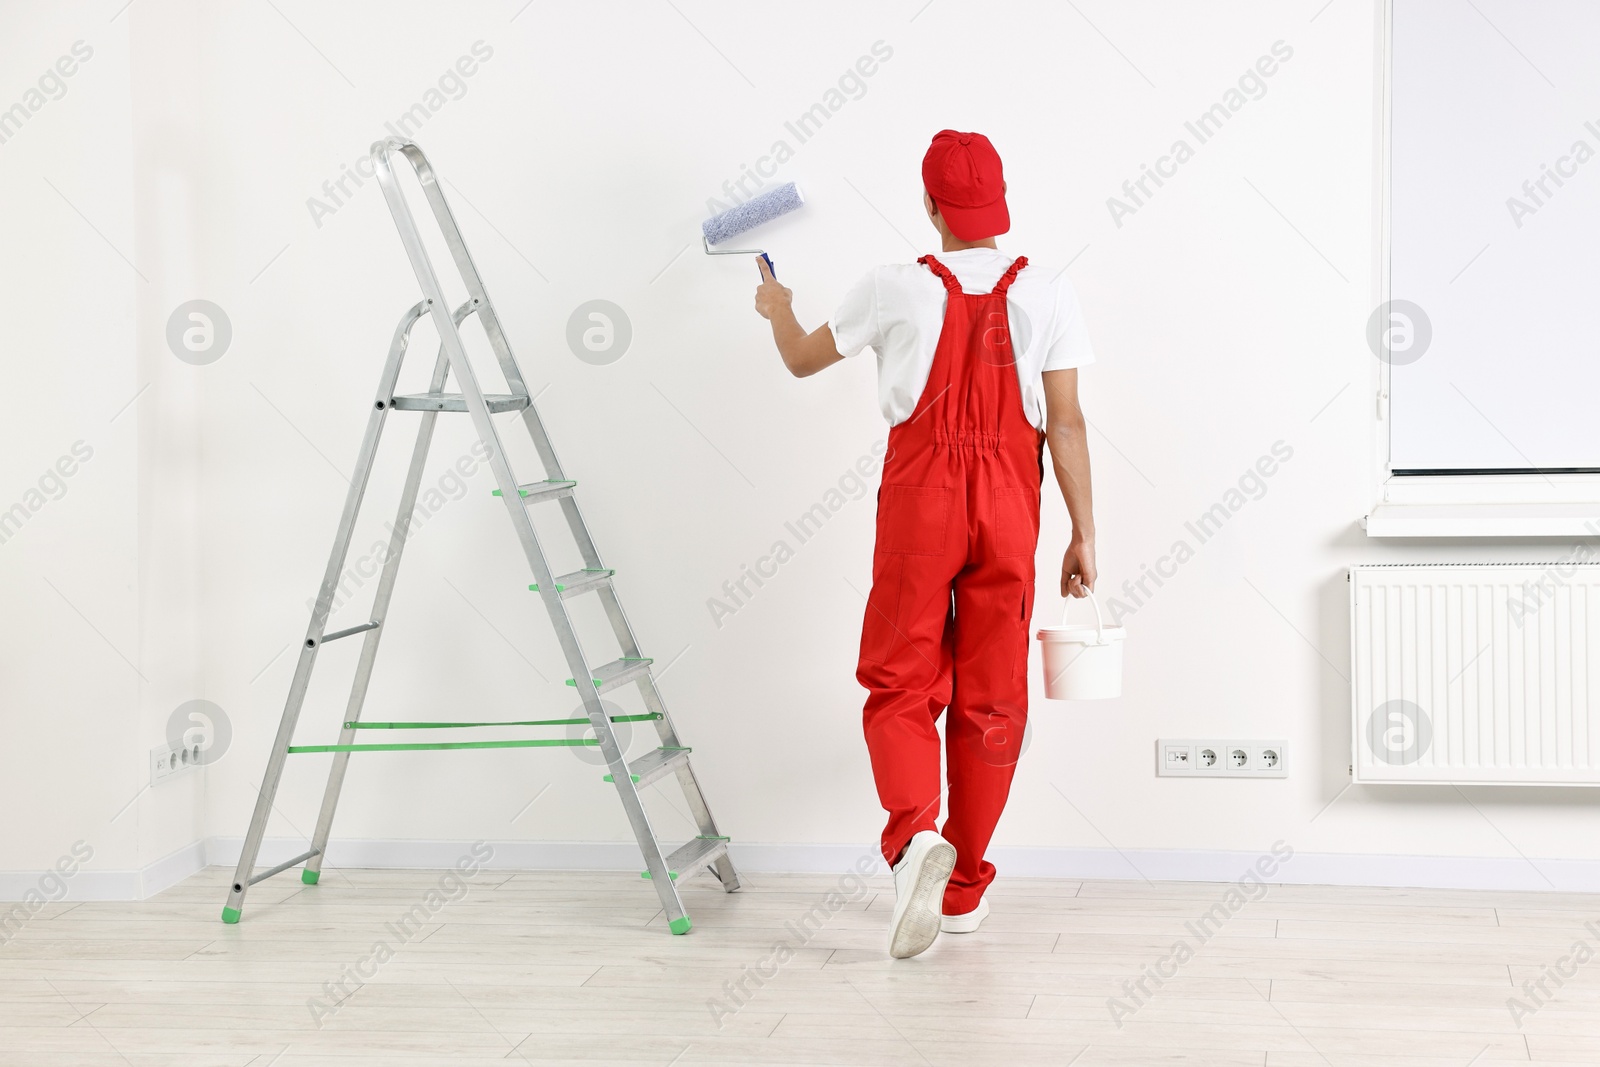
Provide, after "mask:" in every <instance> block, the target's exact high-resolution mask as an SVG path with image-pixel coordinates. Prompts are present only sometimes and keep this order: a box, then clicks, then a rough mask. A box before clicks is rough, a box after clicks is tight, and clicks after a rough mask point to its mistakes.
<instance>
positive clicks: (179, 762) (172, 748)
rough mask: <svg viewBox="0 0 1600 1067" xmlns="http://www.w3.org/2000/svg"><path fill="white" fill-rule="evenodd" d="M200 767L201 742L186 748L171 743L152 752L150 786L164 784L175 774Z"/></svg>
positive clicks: (157, 747)
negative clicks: (158, 783)
mask: <svg viewBox="0 0 1600 1067" xmlns="http://www.w3.org/2000/svg"><path fill="white" fill-rule="evenodd" d="M198 766H200V742H198V741H196V742H195V743H194V744H193V745H190V746H189V747H188V748H185V747H184V746H183V745H174V744H172V743H171V742H170V741H169V742H167V743H165V744H161V745H157V746H156V747H155V748H152V749H151V750H150V784H151V785H155V784H156V783H157V782H164V781H166V780H167V779H168V778H171V777H172V776H173V775H175V774H182V773H183V772H184V771H187V770H190V769H192V768H195V767H198Z"/></svg>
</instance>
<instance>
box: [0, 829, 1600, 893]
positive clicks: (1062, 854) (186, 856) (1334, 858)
mask: <svg viewBox="0 0 1600 1067" xmlns="http://www.w3.org/2000/svg"><path fill="white" fill-rule="evenodd" d="M242 843H243V842H242V839H241V838H237V837H213V838H208V839H207V840H205V841H203V842H201V841H197V842H195V843H193V844H191V845H188V846H185V847H184V848H181V849H179V850H177V851H176V852H173V853H172V854H171V855H169V856H166V857H164V858H162V859H160V860H158V861H156V862H155V863H152V864H150V865H149V866H147V867H145V868H143V869H142V870H135V871H96V870H91V869H89V868H87V867H86V868H82V869H80V870H79V871H78V873H77V874H76V875H75V876H74V877H73V878H72V879H70V880H69V881H68V883H67V887H66V888H67V892H66V897H65V899H69V900H144V899H146V898H148V897H151V896H154V895H155V894H157V893H159V892H161V891H162V890H164V889H167V888H169V887H171V886H174V885H176V884H177V883H179V882H181V881H183V880H184V879H185V878H188V877H189V876H190V875H192V874H194V873H196V872H197V871H199V870H201V869H202V868H204V867H207V866H221V867H232V866H233V865H234V864H236V863H237V862H238V860H239V850H240V848H241V847H242ZM490 844H491V845H492V846H493V847H494V856H493V858H492V859H491V860H489V862H488V863H486V864H485V866H487V867H490V868H495V869H500V870H527V871H550V870H555V871H566V870H574V871H575V870H588V871H596V870H600V871H633V870H638V869H639V868H640V866H641V864H640V861H639V852H638V848H637V847H636V846H635V845H634V844H633V842H631V841H592V842H591V841H549V842H540V841H499V842H490ZM470 846H471V842H465V841H395V840H366V841H361V840H356V841H350V840H346V841H339V842H337V843H335V844H334V845H332V846H330V847H329V849H328V860H327V863H328V866H330V867H387V868H417V869H425V870H426V869H440V868H444V867H448V866H451V865H452V864H454V863H455V862H456V861H457V860H458V859H460V858H461V857H462V856H464V855H466V854H467V850H468V848H469V847H470ZM304 849H305V844H304V843H303V842H302V841H299V840H297V839H296V840H289V839H272V840H268V841H266V842H264V843H263V845H262V849H261V859H260V863H261V865H262V866H271V865H273V864H276V863H281V862H283V861H284V860H287V859H288V858H289V857H291V856H294V855H297V854H298V853H300V852H302V851H304ZM732 853H733V859H734V862H735V863H736V864H738V865H739V866H740V867H741V868H743V869H745V870H748V871H751V872H752V873H758V872H759V873H805V874H839V873H842V872H844V871H845V870H848V869H849V868H851V867H853V866H854V865H855V864H856V862H857V861H858V860H860V859H861V858H862V857H863V856H868V855H871V856H874V857H875V856H876V849H875V848H873V847H872V846H869V845H818V844H789V845H780V844H739V843H735V844H734V845H733V850H732ZM989 858H990V860H991V861H992V862H993V863H994V865H995V866H996V867H998V868H999V869H1000V876H1001V877H1002V878H1070V879H1080V878H1087V879H1105V880H1112V881H1141V880H1144V879H1149V880H1150V881H1153V882H1232V881H1237V880H1238V879H1239V878H1240V877H1241V876H1242V875H1243V874H1244V872H1245V871H1246V870H1248V869H1250V867H1251V866H1252V865H1253V864H1254V863H1255V862H1256V860H1257V859H1258V858H1259V854H1258V853H1254V852H1229V851H1221V850H1209V851H1208V850H1199V849H1125V850H1123V851H1121V852H1117V851H1113V850H1111V849H1094V848H1040V847H1021V848H1018V847H1013V848H995V849H991V850H990V853H989ZM41 877H42V874H41V872H34V871H11V872H0V900H4V901H15V900H21V899H23V896H24V894H25V893H27V892H28V891H30V890H35V891H37V890H39V889H40V879H41ZM284 877H288V878H292V877H294V875H293V874H292V873H290V872H285V874H284ZM1273 881H1274V882H1277V883H1279V884H1286V885H1345V886H1409V887H1415V888H1419V889H1486V890H1495V889H1498V890H1545V891H1549V890H1558V891H1561V892H1571V893H1596V892H1600V860H1573V859H1534V860H1524V859H1516V858H1505V857H1470V856H1404V855H1373V854H1359V853H1357V854H1338V853H1326V852H1324V853H1316V852H1296V853H1295V854H1294V857H1293V858H1292V859H1290V860H1288V861H1287V862H1285V863H1282V864H1280V865H1279V867H1278V870H1277V873H1276V874H1275V875H1274V877H1273Z"/></svg>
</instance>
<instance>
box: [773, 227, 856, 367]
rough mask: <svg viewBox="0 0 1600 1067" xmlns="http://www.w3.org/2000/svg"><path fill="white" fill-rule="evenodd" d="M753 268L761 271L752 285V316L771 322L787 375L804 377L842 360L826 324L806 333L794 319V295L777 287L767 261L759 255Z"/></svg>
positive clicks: (774, 338) (774, 339)
mask: <svg viewBox="0 0 1600 1067" xmlns="http://www.w3.org/2000/svg"><path fill="white" fill-rule="evenodd" d="M756 268H757V269H758V270H760V271H761V284H760V285H758V286H756V314H758V315H760V316H761V317H762V318H764V319H766V320H767V321H769V322H771V323H772V340H773V341H774V342H775V343H776V344H777V346H778V355H780V356H782V357H783V365H784V366H785V367H788V368H789V373H790V374H793V375H794V376H795V377H796V378H804V377H807V376H808V375H812V374H815V373H817V371H819V370H821V369H822V368H824V367H830V366H832V365H833V364H835V363H837V362H839V361H840V360H841V359H843V358H844V357H843V356H841V355H840V354H839V350H838V349H837V348H836V347H835V346H834V343H833V331H832V330H831V329H829V328H828V324H827V323H823V324H822V325H821V326H818V327H817V328H816V329H815V330H812V331H811V332H810V333H806V331H805V327H803V326H801V325H800V323H799V321H798V320H797V319H795V317H794V308H793V306H792V304H793V302H794V294H793V293H791V292H790V291H789V290H788V289H786V288H784V287H783V286H781V285H779V284H778V279H776V278H774V277H773V276H772V270H771V268H769V267H768V266H767V261H766V260H765V259H762V258H761V257H760V256H757V257H756Z"/></svg>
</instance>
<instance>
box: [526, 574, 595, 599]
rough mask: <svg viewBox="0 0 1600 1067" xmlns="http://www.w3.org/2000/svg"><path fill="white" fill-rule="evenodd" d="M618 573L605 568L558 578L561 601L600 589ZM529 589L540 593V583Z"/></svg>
mask: <svg viewBox="0 0 1600 1067" xmlns="http://www.w3.org/2000/svg"><path fill="white" fill-rule="evenodd" d="M616 573H617V572H616V571H614V570H609V569H607V568H605V567H595V568H590V569H586V570H581V571H573V572H572V573H571V574H562V575H559V576H557V578H556V592H558V593H560V594H561V599H563V600H565V599H566V598H567V597H570V596H577V595H578V594H579V593H587V592H588V591H589V590H591V589H595V588H598V587H599V586H601V585H603V584H605V583H606V582H608V581H610V580H611V576H612V575H613V574H616ZM528 588H529V589H531V590H533V591H534V592H535V593H537V592H538V591H539V583H537V582H535V583H533V584H532V585H530V586H528Z"/></svg>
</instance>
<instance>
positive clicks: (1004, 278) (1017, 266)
mask: <svg viewBox="0 0 1600 1067" xmlns="http://www.w3.org/2000/svg"><path fill="white" fill-rule="evenodd" d="M1027 265H1028V257H1027V256H1018V257H1017V261H1016V262H1015V263H1013V264H1011V266H1010V267H1009V268H1007V269H1006V272H1005V273H1004V274H1002V275H1000V280H999V281H997V282H995V283H994V289H993V290H992V293H993V294H996V295H999V296H1004V295H1005V292H1006V290H1007V289H1009V288H1011V283H1012V282H1014V281H1016V280H1017V271H1019V270H1021V269H1022V268H1023V267H1026V266H1027Z"/></svg>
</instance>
